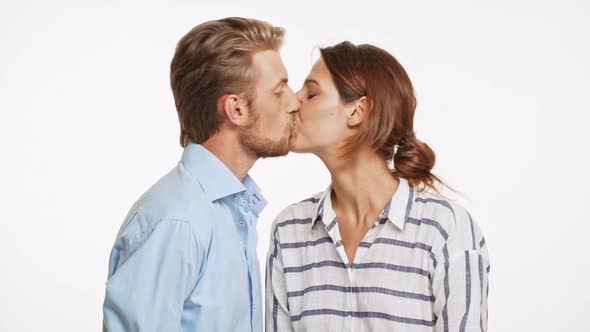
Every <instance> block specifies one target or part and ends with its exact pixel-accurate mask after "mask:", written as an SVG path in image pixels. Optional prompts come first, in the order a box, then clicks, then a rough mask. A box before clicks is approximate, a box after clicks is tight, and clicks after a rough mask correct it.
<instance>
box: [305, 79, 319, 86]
mask: <svg viewBox="0 0 590 332" xmlns="http://www.w3.org/2000/svg"><path fill="white" fill-rule="evenodd" d="M311 83H313V84H317V85H320V83H318V81H316V80H314V79H311V78H308V79H306V80H305V82H303V84H304V85H306V84H311Z"/></svg>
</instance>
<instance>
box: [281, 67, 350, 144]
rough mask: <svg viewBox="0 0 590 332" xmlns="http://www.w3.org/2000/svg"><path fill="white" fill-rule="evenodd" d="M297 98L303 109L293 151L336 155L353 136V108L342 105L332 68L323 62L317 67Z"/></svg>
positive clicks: (299, 113) (292, 142) (298, 122)
mask: <svg viewBox="0 0 590 332" xmlns="http://www.w3.org/2000/svg"><path fill="white" fill-rule="evenodd" d="M296 95H297V98H298V99H299V101H300V102H301V107H300V108H299V112H297V114H295V121H294V123H293V133H292V136H291V140H290V149H291V151H293V152H298V153H307V152H310V153H314V154H316V155H317V154H322V153H324V152H325V151H336V149H338V148H339V147H340V146H341V145H342V144H343V143H344V142H345V141H346V139H347V138H348V137H350V136H351V135H352V134H353V129H352V128H350V127H349V125H348V118H349V116H348V115H349V111H351V110H349V108H351V107H350V106H349V107H346V105H344V104H343V103H342V101H341V99H340V96H339V94H338V90H336V86H335V85H334V82H333V81H332V77H331V75H330V72H329V70H328V67H326V64H325V63H324V61H323V60H322V59H321V58H320V59H319V60H318V61H317V62H316V63H315V64H314V65H313V68H312V69H311V72H310V73H309V75H308V76H307V78H306V80H305V83H304V84H303V87H302V88H301V90H299V91H298V92H297V93H296Z"/></svg>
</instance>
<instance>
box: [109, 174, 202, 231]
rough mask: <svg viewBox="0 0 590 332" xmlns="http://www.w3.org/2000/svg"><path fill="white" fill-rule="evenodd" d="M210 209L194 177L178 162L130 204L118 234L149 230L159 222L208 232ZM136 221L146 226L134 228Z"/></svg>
mask: <svg viewBox="0 0 590 332" xmlns="http://www.w3.org/2000/svg"><path fill="white" fill-rule="evenodd" d="M212 209H213V206H212V204H211V202H209V201H208V199H207V197H206V196H205V194H204V192H203V190H202V189H201V187H200V185H199V182H198V181H197V179H195V178H193V177H192V176H191V175H190V174H189V173H187V172H186V171H184V170H183V169H182V167H181V166H180V165H179V166H176V167H174V168H173V169H172V170H171V171H169V172H168V173H167V174H166V175H164V176H163V177H162V178H160V179H159V180H158V181H157V182H156V183H155V184H153V185H152V186H151V187H150V188H149V189H148V190H147V191H146V192H145V193H144V194H142V195H141V197H140V198H139V199H138V200H137V201H136V202H135V203H134V204H133V206H132V207H131V209H130V210H129V213H128V214H127V217H126V218H125V220H124V222H123V225H122V226H121V229H120V231H119V236H121V235H123V234H124V233H128V234H127V235H128V236H129V235H131V236H134V234H129V233H130V232H131V233H135V232H136V231H137V232H139V231H141V230H146V229H153V228H154V227H155V225H157V224H158V223H160V222H163V221H173V222H184V223H188V224H190V225H191V226H192V227H193V229H198V230H199V233H208V232H210V231H211V225H212V224H213V211H212ZM140 221H141V222H142V223H145V224H148V225H150V227H134V225H133V224H134V223H139V222H140ZM135 226H140V225H135ZM126 230H127V232H126ZM132 230H134V231H132ZM201 235H203V234H201Z"/></svg>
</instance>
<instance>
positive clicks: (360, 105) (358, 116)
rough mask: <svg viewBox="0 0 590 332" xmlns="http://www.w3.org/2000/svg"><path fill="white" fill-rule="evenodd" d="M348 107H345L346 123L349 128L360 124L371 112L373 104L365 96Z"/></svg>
mask: <svg viewBox="0 0 590 332" xmlns="http://www.w3.org/2000/svg"><path fill="white" fill-rule="evenodd" d="M350 105H351V106H349V107H347V112H348V121H347V123H348V125H349V126H351V127H354V126H358V125H359V124H361V123H362V122H363V121H364V120H365V118H366V117H367V115H368V114H369V113H370V112H371V111H372V110H373V102H372V101H371V100H370V99H369V98H367V97H366V96H363V97H361V98H359V99H358V100H356V101H354V102H352V103H351V104H350Z"/></svg>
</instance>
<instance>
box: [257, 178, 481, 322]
mask: <svg viewBox="0 0 590 332" xmlns="http://www.w3.org/2000/svg"><path fill="white" fill-rule="evenodd" d="M330 194H331V187H329V188H328V189H327V190H326V191H325V192H323V193H319V194H317V195H314V196H313V197H311V198H308V199H306V200H304V201H302V202H299V203H297V204H293V205H291V206H289V207H288V208H286V209H285V210H283V212H281V213H280V214H279V216H278V217H277V218H276V220H275V222H274V223H273V228H272V234H271V242H270V243H271V248H270V250H269V255H268V260H267V264H268V266H267V279H266V289H267V292H266V293H267V294H266V303H267V306H266V307H267V310H266V327H267V331H332V330H338V331H390V330H393V331H396V330H397V331H410V332H411V331H486V329H487V295H488V273H489V258H488V252H487V246H486V242H485V240H484V238H483V235H482V233H481V230H480V229H479V227H478V225H477V224H476V223H475V221H474V220H473V219H472V218H471V216H470V215H469V213H468V212H467V210H466V209H465V208H463V207H462V206H461V205H459V204H457V203H456V202H453V201H450V200H446V199H443V198H440V197H438V196H435V195H433V194H431V193H428V192H419V191H416V190H415V189H414V188H413V187H411V186H410V185H409V184H408V182H407V181H406V180H405V179H400V182H399V186H398V189H397V190H396V192H395V194H394V195H393V197H392V199H391V201H390V202H389V203H388V204H387V206H385V207H384V209H383V211H382V212H381V215H380V216H379V217H378V218H377V220H376V221H375V224H374V226H373V227H372V228H371V229H370V230H369V231H368V233H367V234H366V236H365V238H364V239H363V240H362V242H361V243H360V246H359V248H358V250H357V252H356V256H355V258H354V262H352V263H351V262H349V261H348V256H347V255H346V253H345V251H344V246H343V245H342V238H341V236H340V230H339V227H338V219H337V217H336V215H335V213H334V211H333V209H332V205H331V200H330Z"/></svg>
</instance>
